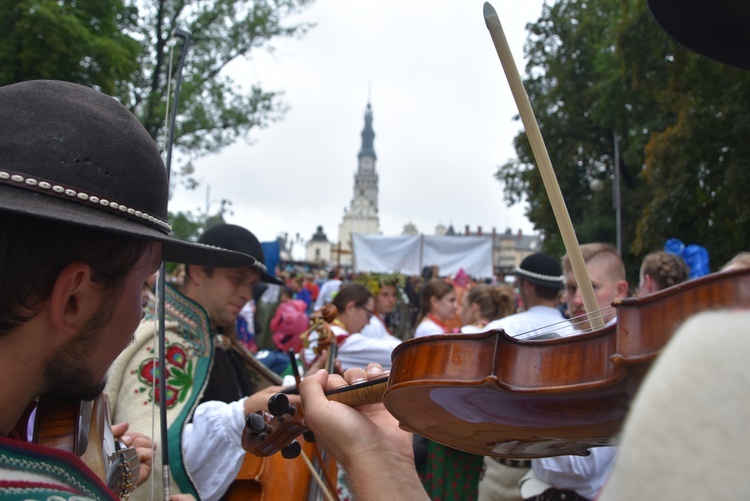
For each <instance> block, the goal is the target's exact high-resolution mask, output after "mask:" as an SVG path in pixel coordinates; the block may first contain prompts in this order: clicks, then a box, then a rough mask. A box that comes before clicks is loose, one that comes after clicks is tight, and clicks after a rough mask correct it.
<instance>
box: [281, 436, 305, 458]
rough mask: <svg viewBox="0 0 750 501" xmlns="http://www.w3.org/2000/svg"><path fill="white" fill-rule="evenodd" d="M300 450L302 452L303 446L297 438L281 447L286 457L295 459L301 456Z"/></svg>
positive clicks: (282, 453)
mask: <svg viewBox="0 0 750 501" xmlns="http://www.w3.org/2000/svg"><path fill="white" fill-rule="evenodd" d="M300 452H302V446H301V445H300V444H299V442H297V441H296V440H295V441H293V442H291V443H290V444H288V445H286V446H285V447H284V448H283V449H281V455H282V456H283V457H284V459H294V458H296V457H297V456H299V454H300Z"/></svg>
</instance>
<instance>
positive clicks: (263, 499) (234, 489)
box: [225, 441, 336, 501]
mask: <svg viewBox="0 0 750 501" xmlns="http://www.w3.org/2000/svg"><path fill="white" fill-rule="evenodd" d="M300 445H301V446H302V451H303V452H304V453H305V454H307V456H308V457H310V456H314V455H315V452H314V450H315V447H316V445H315V444H314V443H309V442H304V441H303V442H301V443H300ZM326 471H327V472H328V475H329V476H330V478H336V462H335V461H333V460H331V461H329V463H328V464H327V468H326ZM310 482H311V474H310V470H309V469H308V467H307V465H306V464H305V461H304V459H302V456H298V457H296V458H293V459H285V458H284V457H283V456H282V455H281V454H273V455H271V456H268V457H260V456H256V455H253V454H245V460H244V461H243V463H242V468H241V469H240V472H239V473H238V474H237V479H236V480H235V481H234V482H233V483H232V486H231V487H230V488H229V491H227V494H226V496H225V499H227V500H230V501H289V500H295V501H296V500H302V499H306V498H307V493H308V491H309V489H310V485H311V484H310Z"/></svg>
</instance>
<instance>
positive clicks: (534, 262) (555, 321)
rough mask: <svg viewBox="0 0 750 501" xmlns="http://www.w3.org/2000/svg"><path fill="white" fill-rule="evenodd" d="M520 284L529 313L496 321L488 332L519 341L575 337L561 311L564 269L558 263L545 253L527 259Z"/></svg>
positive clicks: (518, 272) (520, 271)
mask: <svg viewBox="0 0 750 501" xmlns="http://www.w3.org/2000/svg"><path fill="white" fill-rule="evenodd" d="M516 282H517V287H518V293H519V295H520V297H521V302H522V304H523V308H524V310H525V311H522V312H520V313H516V314H514V315H509V316H507V317H505V318H501V319H499V320H494V321H492V322H490V323H488V324H487V326H486V327H485V329H487V330H490V329H495V330H501V329H502V330H504V331H505V332H506V334H508V335H509V336H513V337H515V338H517V339H529V338H539V337H558V336H567V335H570V334H573V333H574V330H573V326H572V325H571V324H570V322H568V321H567V320H565V318H563V316H562V314H561V313H560V310H558V309H557V295H558V293H559V292H560V289H562V288H563V274H562V268H561V267H560V262H559V261H558V260H557V259H555V258H553V257H552V256H550V255H549V254H545V253H543V252H537V253H536V254H531V255H529V256H526V257H525V258H524V260H523V261H521V264H520V266H519V267H518V268H517V269H516ZM551 326H552V328H553V329H554V330H553V331H551V330H550V328H551Z"/></svg>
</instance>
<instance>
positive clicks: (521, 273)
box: [479, 252, 575, 500]
mask: <svg viewBox="0 0 750 501" xmlns="http://www.w3.org/2000/svg"><path fill="white" fill-rule="evenodd" d="M515 275H516V285H517V287H518V293H519V295H520V297H521V302H522V304H523V307H524V310H525V311H522V312H520V313H516V314H514V315H509V316H507V317H505V318H501V319H498V320H494V321H492V322H490V323H488V324H487V326H486V327H485V329H487V330H490V329H493V330H504V331H505V332H506V333H507V334H508V335H509V336H513V337H515V338H517V339H530V338H537V339H540V338H548V337H559V336H567V335H570V334H573V333H575V331H574V329H573V326H572V324H571V323H570V322H568V321H567V320H566V319H565V318H564V317H563V316H562V313H560V310H559V309H558V308H557V295H558V293H559V292H560V290H561V289H562V288H563V274H562V268H561V266H560V262H559V261H558V260H557V259H555V258H553V257H552V256H550V255H549V254H545V253H543V252H537V253H535V254H531V255H529V256H526V257H525V258H524V259H523V261H521V264H520V265H519V266H518V268H517V269H516V273H515ZM484 464H485V475H484V477H483V478H482V480H481V481H480V482H479V499H480V500H490V499H496V500H520V499H521V496H520V494H519V492H518V481H519V480H520V479H521V477H523V476H524V475H525V474H526V472H527V471H528V470H529V467H530V465H531V462H530V461H529V460H525V461H518V460H513V459H499V458H486V459H485V461H484Z"/></svg>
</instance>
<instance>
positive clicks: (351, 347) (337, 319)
mask: <svg viewBox="0 0 750 501" xmlns="http://www.w3.org/2000/svg"><path fill="white" fill-rule="evenodd" d="M374 308H375V298H373V296H372V294H371V293H370V291H369V290H367V287H365V286H364V285H361V284H357V283H349V284H346V285H344V286H342V287H341V289H339V292H338V293H337V294H336V296H335V297H334V298H333V302H332V303H331V304H329V305H326V306H324V307H323V308H321V309H320V310H318V311H317V312H315V313H314V314H313V315H320V316H322V318H323V319H324V320H325V321H326V322H328V323H329V324H330V329H331V331H332V332H333V334H334V335H335V336H336V344H337V355H336V359H337V360H338V361H339V362H340V363H341V367H342V369H343V370H347V369H350V368H353V367H360V368H364V367H367V364H369V363H373V362H374V363H377V364H381V365H383V366H386V367H390V365H391V352H392V351H393V348H395V347H396V345H398V344H399V343H400V340H398V339H396V338H394V337H393V336H388V337H383V338H377V337H370V336H365V335H362V334H361V331H362V329H363V328H364V327H365V325H367V324H368V322H369V321H370V319H371V318H372V316H373V314H374ZM317 335H318V333H317V332H313V333H311V334H310V339H309V344H310V347H309V348H307V349H305V362H306V363H308V364H309V363H311V362H312V361H313V360H314V359H315V352H314V348H315V346H317Z"/></svg>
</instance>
